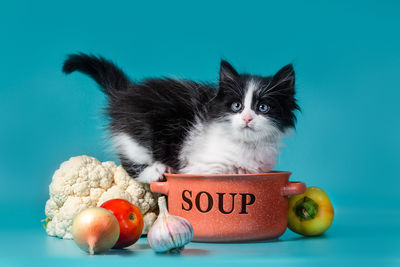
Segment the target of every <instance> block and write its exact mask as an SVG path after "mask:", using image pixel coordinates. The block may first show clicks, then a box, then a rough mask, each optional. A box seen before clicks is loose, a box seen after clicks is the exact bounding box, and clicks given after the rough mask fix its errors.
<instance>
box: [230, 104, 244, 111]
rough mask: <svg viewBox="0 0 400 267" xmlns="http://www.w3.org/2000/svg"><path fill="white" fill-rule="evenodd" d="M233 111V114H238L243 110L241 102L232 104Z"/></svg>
mask: <svg viewBox="0 0 400 267" xmlns="http://www.w3.org/2000/svg"><path fill="white" fill-rule="evenodd" d="M231 109H232V111H233V112H238V111H239V110H241V109H242V103H240V102H233V103H232V106H231Z"/></svg>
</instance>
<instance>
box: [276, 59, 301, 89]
mask: <svg viewBox="0 0 400 267" xmlns="http://www.w3.org/2000/svg"><path fill="white" fill-rule="evenodd" d="M294 81H295V75H294V69H293V65H292V64H288V65H286V66H284V67H283V68H281V69H280V70H279V71H278V72H277V73H276V74H275V75H274V76H273V77H272V84H271V85H272V87H271V88H273V90H275V91H279V90H293V89H294Z"/></svg>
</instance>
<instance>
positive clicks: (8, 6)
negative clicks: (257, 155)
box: [0, 1, 400, 264]
mask: <svg viewBox="0 0 400 267" xmlns="http://www.w3.org/2000/svg"><path fill="white" fill-rule="evenodd" d="M399 12H400V5H399V2H396V1H331V2H327V1H288V2H286V1H285V2H283V1H273V2H272V1H269V2H268V1H243V2H239V1H215V2H214V1H197V2H191V1H160V2H154V1H125V2H123V1H64V2H63V1H12V2H11V1H10V2H8V3H7V2H5V1H3V2H2V3H1V4H0V36H1V39H0V123H1V124H0V208H1V209H2V211H3V212H2V215H0V216H1V222H0V226H1V229H2V231H3V233H4V232H7V233H9V235H8V238H9V239H6V240H7V242H11V243H12V242H16V241H12V239H13V235H14V234H15V233H17V230H18V232H21V231H22V232H24V231H26V232H27V233H30V234H27V235H26V236H27V237H29V238H31V239H32V240H34V241H32V242H37V243H38V244H39V243H40V242H41V243H40V244H41V245H40V246H39V247H41V246H42V247H43V246H45V244H44V243H43V242H47V243H48V242H63V241H62V240H61V241H60V240H57V241H54V240H53V239H54V238H49V237H46V236H45V234H44V232H43V230H42V229H41V225H40V219H42V218H44V205H45V201H46V200H47V198H48V184H49V183H50V181H51V177H52V174H53V172H54V171H55V170H56V169H57V168H58V166H59V164H60V163H61V162H63V161H65V160H67V159H69V157H71V156H76V155H81V154H87V155H90V156H94V157H97V158H98V159H100V160H103V161H104V160H116V161H117V158H116V156H115V154H114V153H113V152H112V150H110V144H109V143H108V141H107V132H106V131H105V129H104V126H105V125H106V124H107V119H106V118H105V117H104V116H103V115H102V109H103V108H104V107H105V97H104V95H103V94H102V93H101V92H100V90H99V89H98V87H97V85H96V84H95V83H94V82H93V81H92V80H91V79H89V78H88V77H86V76H83V75H81V74H73V75H71V76H65V75H63V74H62V73H61V65H62V62H63V60H64V59H65V56H66V54H69V53H73V52H77V51H82V52H89V53H96V54H101V55H103V56H104V57H106V58H109V59H112V60H113V61H115V62H116V63H117V64H118V65H119V66H120V67H121V68H122V69H123V70H125V71H126V73H128V74H129V75H130V77H132V78H133V79H138V80H140V79H143V78H146V77H153V76H161V75H166V76H174V77H184V78H189V79H195V80H201V81H217V79H218V70H219V61H220V59H221V58H226V59H228V60H229V61H230V62H231V63H232V64H233V65H234V66H235V67H236V68H237V69H238V70H239V71H246V72H250V73H255V74H263V75H270V74H273V73H274V72H276V71H277V70H278V69H279V68H281V67H282V66H283V65H285V64H287V63H291V62H292V63H294V66H295V70H296V78H297V80H296V82H297V97H298V100H299V104H300V106H301V108H302V113H299V114H298V124H297V130H296V132H294V133H293V134H292V135H291V136H290V137H288V138H286V140H285V144H286V146H285V147H284V148H282V154H281V155H280V158H279V164H278V166H277V167H276V169H280V170H290V171H292V172H293V175H292V179H294V180H301V181H303V182H305V183H306V184H307V185H309V186H311V185H315V186H319V187H322V188H323V189H325V190H326V192H327V193H328V194H329V196H330V197H331V199H332V201H333V203H334V205H335V209H336V219H335V222H334V224H333V226H332V228H331V230H330V231H329V232H328V234H327V236H325V239H322V240H321V239H319V240H318V242H322V245H321V243H318V244H319V245H318V246H317V247H320V246H322V247H324V246H325V248H326V249H325V250H324V252H323V253H326V256H327V257H328V258H329V255H336V256H337V257H336V256H335V257H333V256H331V257H332V258H335V259H338V258H340V257H341V256H342V255H343V254H342V252H343V253H345V250H343V251H340V249H339V248H343V249H344V248H345V247H346V246H351V247H354V246H357V244H359V243H360V244H363V245H364V246H367V245H366V244H372V243H374V244H383V243H385V244H386V245H379V246H380V247H381V246H383V247H384V248H385V246H387V249H388V251H389V252H388V251H386V250H382V251H380V250H378V252H376V250H374V249H372V247H368V248H369V249H362V248H360V251H356V252H355V253H354V257H355V258H357V257H358V258H365V257H367V260H368V259H369V258H368V257H375V259H389V260H395V261H396V262H397V263H399V262H400V260H399V258H400V257H399V254H398V251H399V244H398V242H396V243H395V242H394V240H395V239H396V238H397V240H398V238H399V236H400V234H399V231H398V230H397V227H398V225H399V224H400V215H399V214H400V212H399V208H398V201H399V196H398V195H399V194H398V190H399V187H400V182H399V178H400V171H399V168H398V165H399V163H400V162H399V159H400V152H399V151H400V142H399V136H400V123H399V115H400V114H399V112H398V99H399V97H400V87H399V82H398V80H399V78H398V77H399V75H400V67H399V66H400V36H399V26H400V17H399ZM396 225H397V227H395V226H396ZM374 229H377V230H374ZM13 231H14V232H13ZM374 231H376V232H374ZM371 232H372V233H375V234H376V235H377V236H375V237H374V235H373V234H372V235H371ZM351 234H353V235H354V236H353V237H354V238H349V240H352V242H353V243H351V242H350V243H349V241H348V240H347V239H340V237H343V238H344V237H345V236H347V237H349V235H350V236H351ZM288 235H289V236H288ZM6 236H7V235H6ZM365 236H369V237H371V238H372V239H365V240H364V239H363V238H365ZM296 237H297V236H295V235H294V234H291V233H287V234H285V236H284V237H283V240H285V238H286V239H289V240H293V238H294V239H296ZM21 238H22V236H21ZM374 238H375V239H374ZM376 238H378V239H376ZM379 238H382V239H379ZM49 240H50V241H49ZM52 240H53V241H52ZM55 240H56V239H55ZM309 240H310V239H309ZM309 240H304V239H299V240H298V241H297V242H298V244H296V242H288V243H287V244H291V243H295V245H294V246H296V245H302V246H304V245H307V244H311V243H307V242H317V241H315V240H313V241H309ZM334 240H336V241H334ZM65 242H68V241H65ZM335 242H336V243H335ZM3 243H4V242H3ZM283 243H285V242H283ZM12 244H13V243H12ZM65 244H66V243H65ZM68 244H70V243H68ZM333 244H336V245H333ZM346 244H347V245H346ZM282 246H289V245H282ZM361 246H362V245H361ZM71 249H72V248H71ZM254 249H255V250H256V249H257V248H256V247H255V248H254ZM335 249H336V250H335ZM338 249H339V250H338ZM266 250H268V248H266ZM347 251H348V250H347ZM372 251H375V254H374V253H372ZM384 251H385V252H384ZM395 251H397V253H396V252H395ZM46 253H47V252H46ZM46 253H44V254H41V255H42V257H43V258H46V257H47V256H48V255H47V254H46ZM296 253H299V252H294V254H293V255H297V254H296ZM330 253H331V254H330ZM335 253H336V254H335ZM50 254H51V253H50ZM9 255H11V256H9V257H12V255H13V254H9ZM26 255H28V254H26ZM60 255H61V256H60ZM60 255H58V256H54V255H53V258H52V259H53V260H55V259H57V257H61V258H62V254H60ZM223 255H224V254H223V253H222V256H221V259H222V258H223V257H224V256H223ZM246 255H247V254H244V255H243V257H244V258H243V259H242V260H244V261H245V260H246V259H250V258H251V257H250V256H251V254H250V256H249V255H247V256H249V258H246V257H247V256H246ZM257 255H258V254H257ZM260 255H261V254H260ZM277 255H280V254H279V253H278V254H277ZM282 255H283V256H284V257H282V258H279V257H278V256H276V257H272V256H270V258H268V257H267V256H266V257H262V256H260V257H261V258H260V261H261V262H262V260H264V261H268V260H271V257H272V259H273V261H272V262H274V263H279V262H281V263H285V262H286V263H287V260H286V261H285V260H284V258H286V259H287V257H289V258H290V256H291V255H292V254H291V253H290V251H289V252H288V253H286V254H282ZM302 255H303V256H304V254H302ZM324 255H325V254H324ZM368 255H369V256H368ZM225 256H226V255H225ZM348 256H349V257H350V256H351V255H350V254H349V255H348ZM216 257H217V256H216ZM226 257H228V256H226ZM304 257H306V256H304ZM349 257H348V258H349ZM125 258H127V257H125ZM149 259H151V258H150V256H149ZM205 259H206V258H204V257H203V258H202V260H203V261H204V260H205ZM214 261H215V259H214ZM11 262H12V263H15V264H18V263H20V262H18V261H17V260H16V261H15V262H13V261H12V260H11V258H10V263H11ZM355 262H357V261H355Z"/></svg>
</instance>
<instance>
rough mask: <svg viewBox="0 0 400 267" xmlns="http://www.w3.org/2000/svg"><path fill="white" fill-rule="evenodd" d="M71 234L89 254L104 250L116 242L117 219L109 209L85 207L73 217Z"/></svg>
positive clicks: (117, 234)
mask: <svg viewBox="0 0 400 267" xmlns="http://www.w3.org/2000/svg"><path fill="white" fill-rule="evenodd" d="M72 236H73V238H74V241H75V243H76V244H77V245H78V247H79V248H80V249H82V250H83V251H86V252H88V253H89V254H91V255H93V254H97V253H101V252H105V251H107V250H109V249H110V248H112V247H113V246H114V245H115V243H117V240H118V238H119V224H118V220H117V218H115V216H114V215H113V214H112V213H111V212H110V211H109V210H106V209H103V208H88V209H85V210H83V211H82V212H80V213H79V214H78V215H76V216H75V218H74V221H73V223H72Z"/></svg>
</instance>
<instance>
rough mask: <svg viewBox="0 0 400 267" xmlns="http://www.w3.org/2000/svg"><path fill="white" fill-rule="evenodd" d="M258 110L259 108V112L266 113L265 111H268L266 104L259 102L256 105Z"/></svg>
mask: <svg viewBox="0 0 400 267" xmlns="http://www.w3.org/2000/svg"><path fill="white" fill-rule="evenodd" d="M258 110H259V111H260V112H261V113H267V112H268V111H269V106H268V105H267V104H260V105H259V106H258Z"/></svg>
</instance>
